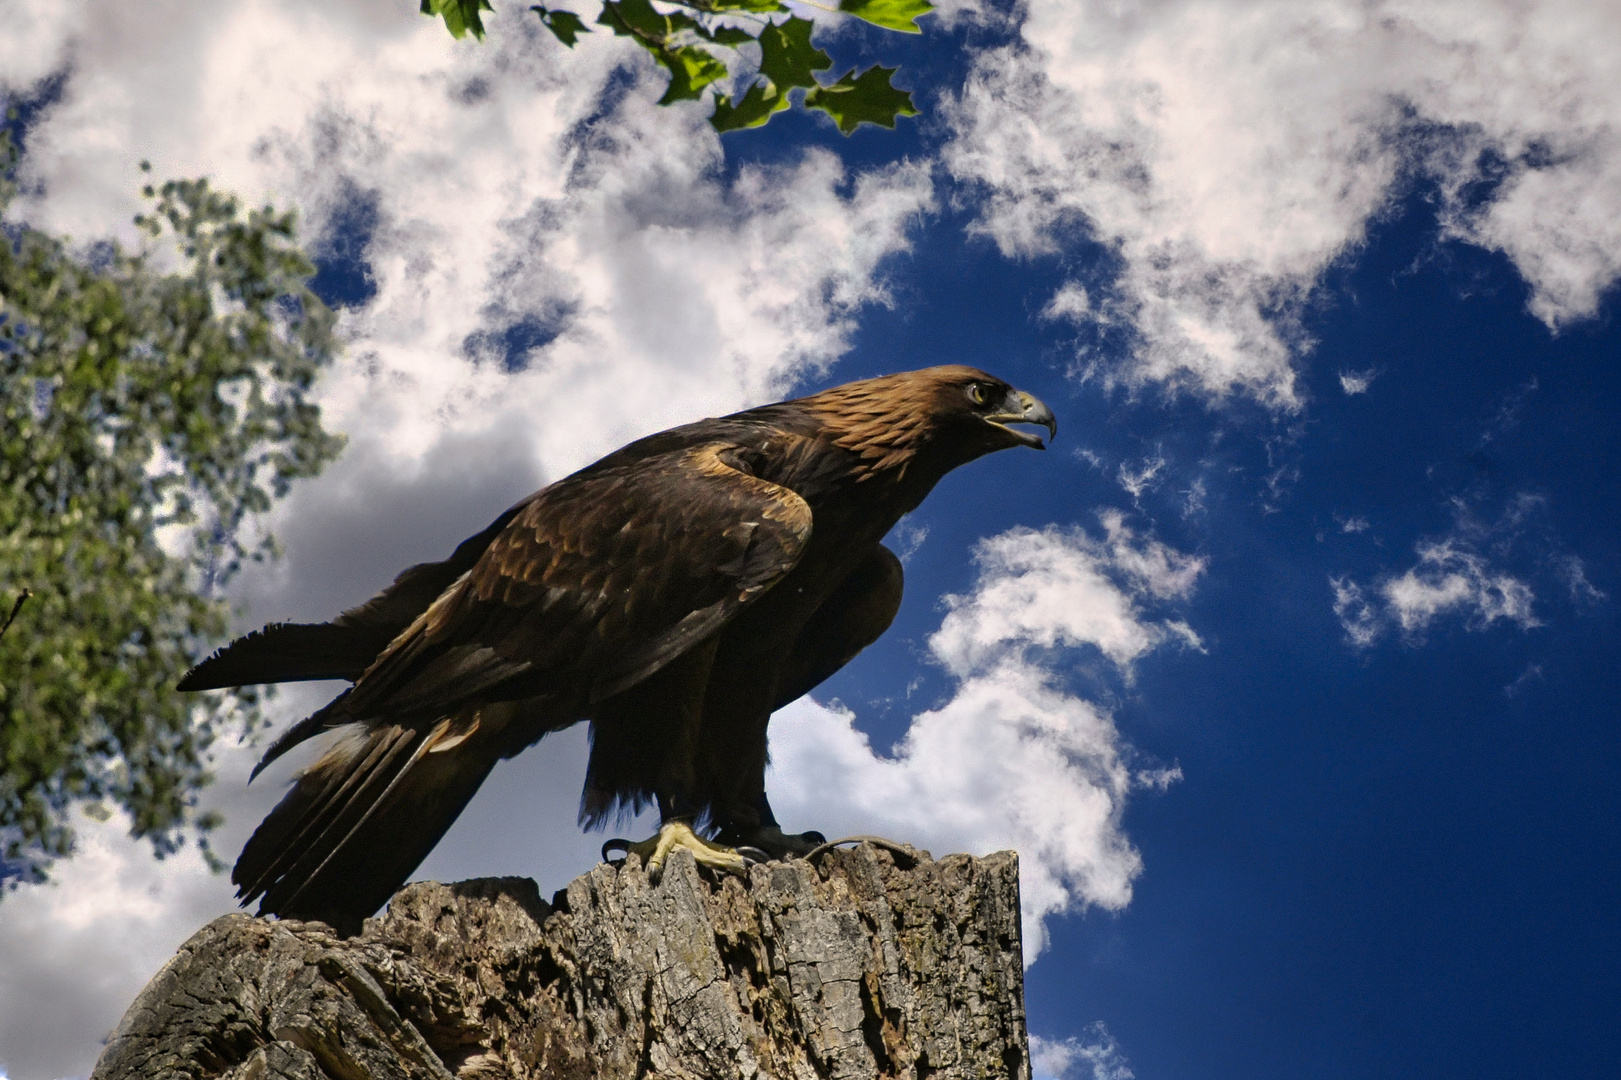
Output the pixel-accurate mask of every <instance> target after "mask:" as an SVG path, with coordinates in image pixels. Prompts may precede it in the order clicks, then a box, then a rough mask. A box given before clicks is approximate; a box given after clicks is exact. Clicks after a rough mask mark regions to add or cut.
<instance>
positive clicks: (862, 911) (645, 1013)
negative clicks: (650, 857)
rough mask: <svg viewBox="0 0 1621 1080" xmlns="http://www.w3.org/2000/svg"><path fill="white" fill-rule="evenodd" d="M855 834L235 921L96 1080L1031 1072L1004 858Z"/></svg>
mask: <svg viewBox="0 0 1621 1080" xmlns="http://www.w3.org/2000/svg"><path fill="white" fill-rule="evenodd" d="M899 862H900V863H901V864H904V865H897V861H896V857H895V856H892V855H891V854H890V853H889V852H887V851H883V850H880V849H877V848H874V847H871V846H868V845H862V846H861V847H859V848H856V849H854V850H846V851H833V852H829V853H827V854H825V855H823V856H821V857H820V858H819V860H818V864H817V865H816V866H812V865H811V864H810V863H808V862H805V861H803V860H795V861H791V862H780V863H771V864H768V865H766V866H759V867H755V868H754V869H753V870H752V871H751V873H750V876H749V879H748V880H747V882H744V881H743V880H741V879H739V878H736V877H723V878H721V879H719V880H717V879H715V878H712V877H710V876H709V874H708V872H707V871H701V870H699V869H698V868H697V867H696V866H695V865H694V863H693V862H692V860H691V857H690V856H689V855H687V854H686V853H685V852H679V853H677V854H676V855H675V856H674V857H673V858H672V859H671V862H670V865H669V866H668V867H667V868H666V872H665V875H664V879H663V881H661V882H660V883H659V884H658V885H657V886H652V885H649V884H648V881H647V877H646V875H645V874H643V873H642V871H641V869H640V867H639V866H637V865H635V860H631V864H630V865H628V866H626V867H623V868H619V869H616V868H614V867H611V866H599V867H597V868H596V869H595V870H593V871H591V872H590V873H589V874H586V875H585V876H583V877H581V878H578V879H576V880H575V881H574V882H573V883H572V884H570V885H569V887H568V888H567V889H566V890H564V891H563V892H561V893H559V894H558V895H557V896H555V897H554V898H553V901H552V903H551V904H547V903H546V902H545V901H543V900H542V899H541V898H540V895H539V892H538V890H537V889H536V887H535V883H534V882H533V881H530V880H528V879H524V878H490V879H484V880H479V881H467V882H462V883H460V884H457V885H441V884H438V883H435V882H424V883H420V884H415V885H410V886H407V887H406V888H404V889H402V890H401V891H400V892H399V894H398V895H396V896H395V897H394V900H393V902H392V903H391V904H390V905H389V908H388V911H387V912H386V914H384V915H383V916H381V917H380V918H377V919H370V920H367V923H366V928H365V931H364V933H362V934H361V935H360V936H359V937H355V938H351V939H348V940H340V939H338V938H337V937H335V936H334V935H333V934H332V932H331V931H330V929H329V928H328V927H326V926H325V925H323V924H321V923H300V922H275V921H269V920H263V919H254V918H250V917H248V916H246V915H227V916H224V917H223V918H220V919H216V920H215V921H214V922H212V923H210V924H209V925H208V926H206V927H204V928H203V929H202V930H201V931H199V932H198V933H197V934H196V935H195V936H193V937H192V938H191V940H190V941H188V942H186V944H185V945H183V946H181V949H180V951H179V953H178V954H177V955H176V956H175V957H174V959H173V960H171V961H170V962H169V963H168V965H167V966H165V967H164V969H163V970H162V971H161V972H159V973H158V975H157V977H156V978H154V979H153V980H152V982H151V983H150V984H148V986H147V987H146V989H145V990H143V991H142V992H141V994H140V996H139V997H137V998H136V1000H135V1003H134V1004H133V1005H131V1006H130V1009H129V1012H128V1013H126V1014H125V1016H124V1020H123V1022H122V1023H121V1024H120V1025H119V1027H118V1030H117V1032H115V1033H114V1035H113V1038H112V1041H111V1042H110V1043H109V1045H108V1046H107V1049H106V1051H105V1052H104V1053H103V1054H102V1057H101V1060H100V1061H99V1062H98V1063H97V1065H96V1069H95V1071H94V1072H93V1073H92V1074H91V1078H92V1080H134V1078H140V1080H146V1078H151V1080H157V1078H159V1077H163V1078H165V1080H167V1078H171V1077H188V1078H197V1080H201V1078H205V1077H207V1078H214V1077H222V1078H229V1080H263V1078H269V1077H287V1078H297V1080H361V1078H368V1077H376V1078H379V1080H381V1078H384V1077H412V1078H416V1077H422V1078H430V1077H431V1078H435V1080H448V1078H451V1077H460V1078H467V1080H472V1078H480V1080H485V1078H488V1080H495V1078H506V1077H512V1078H527V1077H536V1078H538V1077H557V1078H572V1077H578V1078H581V1080H585V1078H594V1077H626V1078H629V1077H643V1076H657V1077H683V1078H685V1077H772V1078H779V1077H780V1078H788V1077H793V1078H804V1080H816V1078H820V1080H843V1078H856V1077H916V1078H922V1077H933V1078H936V1080H945V1078H948V1077H951V1078H955V1077H963V1078H967V1077H988V1076H998V1077H1001V1076H1005V1077H1010V1078H1016V1080H1028V1077H1029V1075H1030V1069H1029V1057H1028V1047H1027V1043H1026V1037H1025V1021H1024V990H1023V971H1022V968H1021V965H1020V949H1019V893H1018V864H1017V860H1016V858H1015V856H1014V855H1013V854H1012V853H1011V852H1003V853H1000V854H997V855H992V856H989V857H987V858H984V859H973V858H969V857H968V856H966V855H953V856H950V857H948V858H945V859H942V860H940V861H938V862H935V861H931V860H930V859H929V858H928V857H927V855H926V854H925V855H922V856H921V857H920V858H919V859H917V860H916V861H915V862H914V861H913V860H911V859H908V858H906V857H905V856H900V857H899Z"/></svg>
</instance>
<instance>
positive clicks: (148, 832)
mask: <svg viewBox="0 0 1621 1080" xmlns="http://www.w3.org/2000/svg"><path fill="white" fill-rule="evenodd" d="M16 161H17V151H16V149H15V148H14V147H13V145H12V144H11V142H10V140H9V138H7V136H6V134H5V133H4V132H3V131H0V213H3V212H4V210H5V207H6V205H7V204H8V203H9V201H10V199H11V197H12V196H13V194H14V193H15V185H14V184H13V183H12V181H11V177H12V175H13V174H14V172H15V165H16ZM143 168H146V166H145V165H144V164H143ZM145 195H146V196H147V197H148V199H149V200H150V201H151V204H152V205H151V208H150V210H149V212H147V213H145V214H143V215H142V216H140V217H138V218H136V223H137V224H138V225H139V226H140V227H141V228H142V229H143V230H144V232H145V233H146V234H147V237H148V238H149V239H148V240H147V241H146V242H145V243H144V245H143V250H142V251H141V252H139V253H134V254H132V253H130V252H127V251H125V250H123V249H121V248H120V247H118V246H116V245H102V246H100V247H98V248H95V249H92V250H91V251H90V252H89V253H88V254H82V253H76V252H74V251H73V250H72V249H70V247H69V246H68V245H66V244H65V243H64V242H63V241H61V240H59V239H56V238H54V237H51V236H47V235H45V234H43V233H41V232H39V231H37V230H35V229H31V228H29V227H27V226H13V225H7V226H5V227H4V230H3V232H0V622H3V621H4V619H5V616H6V615H8V614H9V615H11V616H12V620H11V621H10V623H9V625H7V626H6V627H5V628H4V630H3V631H0V879H4V880H8V881H9V883H10V884H13V885H14V884H16V882H17V881H18V880H20V879H25V878H26V879H31V880H40V879H42V878H43V877H44V875H45V872H46V870H47V868H48V867H49V865H50V862H51V860H52V859H53V858H55V857H59V856H62V855H66V854H68V853H69V852H70V851H71V849H72V845H73V829H72V825H71V820H72V812H73V811H74V810H75V809H76V808H78V809H83V810H84V811H85V812H87V813H89V814H90V815H91V816H92V817H98V818H105V817H106V816H107V815H108V814H110V813H111V812H112V810H111V807H114V806H116V807H121V808H122V809H124V810H126V811H128V813H129V815H130V817H131V819H132V821H133V822H134V833H135V835H137V836H141V837H146V838H149V839H150V840H151V842H152V843H153V845H154V848H155V849H156V851H157V853H158V854H159V855H160V856H161V855H163V854H166V853H168V852H172V851H174V850H176V848H177V847H178V846H179V845H180V844H182V843H184V842H185V841H186V839H187V837H188V836H195V837H196V838H197V841H198V843H199V844H200V845H201V846H202V847H203V850H204V851H205V853H206V852H207V851H208V848H207V839H206V838H207V832H208V830H209V829H210V828H212V827H213V826H214V825H215V824H217V821H216V820H214V819H213V818H212V816H210V815H207V814H202V813H199V812H198V811H197V809H196V803H197V793H198V792H199V790H200V789H201V788H202V787H203V786H204V785H205V784H206V783H207V782H208V780H209V779H210V777H209V773H208V750H209V746H210V744H211V743H212V741H213V740H214V739H215V738H216V737H217V735H218V734H219V733H220V732H221V731H222V730H224V729H225V727H226V726H227V725H235V724H241V725H243V726H244V727H246V728H252V727H254V726H256V725H257V724H258V723H259V722H260V715H259V712H258V702H257V699H256V698H255V697H254V695H253V694H252V693H251V692H243V693H238V694H236V695H235V696H234V697H230V696H223V695H222V696H219V697H217V698H216V699H215V700H209V701H199V700H196V699H185V698H182V697H181V696H180V695H178V694H176V693H175V692H174V689H173V687H174V684H175V682H176V680H178V679H179V678H180V676H181V675H182V674H183V673H184V672H185V671H186V669H187V668H188V667H189V666H190V664H191V663H192V660H193V658H194V657H195V656H197V655H198V654H200V653H201V652H202V651H204V649H205V648H206V646H207V643H208V642H209V640H210V639H214V638H218V637H219V636H220V635H221V634H222V633H223V632H224V631H225V629H226V621H227V615H228V613H229V612H228V609H227V606H226V604H225V602H224V601H223V600H221V599H219V598H218V594H217V592H216V589H217V587H218V585H219V584H220V583H221V582H223V581H224V580H225V579H227V578H228V577H230V575H231V574H232V573H233V572H234V571H235V570H236V569H237V568H238V566H239V565H240V564H241V562H242V560H244V559H260V558H263V557H265V556H266V555H267V554H269V553H270V551H271V547H270V541H269V539H268V537H267V538H265V539H264V540H262V541H261V542H258V543H254V544H253V546H252V547H251V548H250V547H249V546H247V545H248V544H249V543H250V541H245V540H244V539H243V537H244V535H246V534H247V533H248V532H250V531H251V530H250V529H247V528H245V526H246V525H247V524H248V520H249V519H250V518H251V517H252V516H253V515H256V514H258V513H260V512H262V511H264V510H266V509H267V508H268V507H269V506H270V505H271V501H272V500H273V499H274V498H276V497H277V496H279V495H281V494H282V493H284V492H285V491H286V490H287V487H288V484H289V483H290V482H291V481H292V480H294V479H295V478H298V477H304V476H311V475H314V474H315V473H316V472H317V471H319V470H320V468H321V467H322V466H323V465H324V464H325V463H326V462H328V461H330V460H331V459H332V458H333V457H334V456H335V455H336V454H337V452H338V450H339V448H340V446H341V440H340V439H338V438H336V437H334V436H332V435H330V434H328V433H327V432H326V431H324V430H322V427H321V423H320V416H319V413H318V411H317V408H316V406H315V405H314V404H313V403H311V402H310V401H309V399H308V391H309V388H310V384H311V381H312V380H313V379H314V377H315V375H316V373H317V372H318V371H319V370H320V369H321V367H322V366H323V365H325V364H327V363H328V362H329V361H330V360H331V359H332V357H333V355H334V352H335V349H336V345H335V341H334V338H333V335H332V315H331V312H329V311H328V310H327V308H326V307H325V306H324V305H323V304H322V303H321V302H320V301H319V300H318V299H316V297H315V296H314V295H313V294H312V293H311V292H310V291H309V289H308V288H306V286H305V280H306V279H307V278H308V277H309V276H310V274H311V273H313V270H314V268H313V267H312V266H311V265H310V263H309V261H308V260H307V259H306V258H305V257H304V255H303V254H301V253H300V251H299V249H298V247H297V243H296V236H295V226H294V219H293V215H292V214H290V213H277V212H276V211H274V210H273V209H271V208H270V207H265V208H264V209H261V210H253V211H248V212H246V213H244V212H243V210H242V208H241V206H240V205H239V204H238V202H237V200H236V199H235V198H234V197H232V196H230V195H228V194H224V193H221V192H217V191H214V190H212V189H211V188H210V187H209V186H208V183H207V181H205V180H189V181H187V180H179V181H170V182H168V183H165V184H163V185H162V186H161V187H160V188H156V189H154V188H153V187H150V186H149V187H147V188H146V189H145ZM170 246H172V248H173V249H174V251H173V256H174V257H172V258H166V257H168V256H170V252H169V251H167V250H165V248H166V247H170ZM164 260H166V262H167V263H168V264H169V266H170V268H167V269H165V268H160V266H161V265H162V263H161V261H164ZM210 858H212V855H210Z"/></svg>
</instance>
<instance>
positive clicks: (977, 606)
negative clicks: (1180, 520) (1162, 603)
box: [929, 510, 1204, 675]
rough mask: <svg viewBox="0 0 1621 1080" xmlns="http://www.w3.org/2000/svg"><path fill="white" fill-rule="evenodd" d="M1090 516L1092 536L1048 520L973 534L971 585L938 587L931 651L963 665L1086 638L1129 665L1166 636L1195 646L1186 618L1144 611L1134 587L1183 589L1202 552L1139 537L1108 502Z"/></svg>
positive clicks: (1167, 592) (1174, 595)
mask: <svg viewBox="0 0 1621 1080" xmlns="http://www.w3.org/2000/svg"><path fill="white" fill-rule="evenodd" d="M1099 519H1100V521H1101V523H1102V525H1103V530H1104V535H1103V536H1102V537H1100V538H1099V537H1092V536H1090V535H1088V534H1087V533H1086V532H1085V530H1082V529H1079V528H1072V529H1063V528H1059V527H1057V526H1049V527H1047V528H1046V529H1043V530H1040V531H1037V530H1034V529H1022V528H1021V529H1014V530H1011V531H1009V532H1005V533H1003V534H1001V535H1000V536H995V537H992V538H990V539H988V540H984V541H981V542H980V544H979V546H978V547H977V548H976V550H975V553H974V559H975V561H976V562H977V563H979V566H980V569H981V577H980V583H979V586H978V588H976V589H975V591H974V592H973V593H972V594H970V595H968V596H948V597H946V605H947V607H949V608H950V609H951V610H950V612H949V613H948V614H947V615H946V617H945V621H944V622H942V623H941V625H940V629H939V631H938V632H937V633H936V634H935V635H934V636H933V637H932V638H930V640H929V645H930V648H931V649H933V651H934V654H935V656H937V657H938V658H939V659H940V660H941V662H942V663H944V664H945V665H946V667H947V668H948V669H950V670H951V671H952V672H953V673H954V674H957V675H967V674H969V673H971V672H974V671H977V670H980V669H983V668H985V667H987V666H989V665H991V664H993V663H995V662H996V661H998V660H1000V659H1002V658H1003V657H1005V656H1007V655H1009V654H1014V653H1020V652H1021V651H1022V650H1024V649H1025V648H1027V647H1028V646H1031V645H1037V646H1040V647H1043V648H1052V647H1053V646H1055V645H1065V646H1072V647H1073V646H1082V645H1091V646H1094V647H1096V648H1097V649H1098V650H1099V651H1100V652H1102V653H1103V655H1104V656H1106V657H1108V658H1109V660H1111V661H1112V662H1113V663H1114V664H1115V665H1116V666H1117V667H1119V668H1120V669H1121V670H1122V671H1125V672H1128V673H1129V671H1130V668H1131V664H1132V662H1133V661H1134V660H1136V659H1137V658H1138V657H1139V656H1141V655H1142V654H1143V653H1145V652H1147V651H1148V650H1150V649H1152V648H1154V647H1155V646H1156V645H1159V644H1160V643H1161V642H1163V641H1165V640H1166V639H1167V638H1168V637H1175V638H1178V639H1180V640H1182V641H1184V642H1185V643H1187V644H1189V645H1192V646H1193V647H1195V648H1197V647H1199V638H1198V635H1197V634H1195V633H1194V632H1193V630H1192V628H1191V627H1189V626H1188V625H1187V624H1186V623H1183V622H1178V621H1174V620H1172V621H1167V622H1154V621H1152V620H1148V619H1145V618H1144V616H1143V614H1142V611H1141V609H1140V607H1139V605H1138V603H1137V600H1136V597H1138V596H1143V595H1146V596H1149V597H1153V598H1156V599H1160V600H1172V599H1182V598H1184V597H1186V596H1187V595H1188V594H1189V593H1190V592H1191V591H1192V589H1193V585H1194V582H1195V581H1196V580H1197V579H1198V577H1199V575H1200V574H1201V573H1203V572H1204V560H1203V559H1200V558H1198V557H1196V556H1192V555H1185V554H1183V553H1181V552H1178V551H1175V550H1173V549H1171V548H1169V547H1167V546H1166V545H1165V544H1162V543H1160V542H1159V541H1158V540H1153V539H1140V538H1139V537H1138V536H1137V535H1136V534H1135V533H1134V532H1133V530H1132V529H1131V528H1130V526H1128V525H1127V524H1126V522H1125V515H1123V514H1121V513H1120V512H1119V511H1117V510H1106V511H1104V512H1103V513H1101V514H1100V515H1099Z"/></svg>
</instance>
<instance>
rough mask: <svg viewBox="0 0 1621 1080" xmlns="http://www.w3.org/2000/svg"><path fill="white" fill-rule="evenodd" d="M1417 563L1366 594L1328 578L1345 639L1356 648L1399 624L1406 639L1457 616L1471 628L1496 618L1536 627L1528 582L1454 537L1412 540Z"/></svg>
mask: <svg viewBox="0 0 1621 1080" xmlns="http://www.w3.org/2000/svg"><path fill="white" fill-rule="evenodd" d="M1417 551H1418V562H1417V563H1416V564H1415V565H1414V566H1412V567H1411V568H1409V569H1408V570H1406V571H1404V572H1403V573H1401V574H1396V575H1389V576H1386V577H1385V578H1384V579H1383V580H1382V581H1381V582H1380V583H1379V584H1378V585H1377V586H1375V587H1374V589H1373V595H1372V596H1371V597H1370V596H1369V595H1368V594H1367V593H1366V592H1364V590H1363V588H1362V587H1361V586H1360V585H1358V584H1357V583H1356V582H1354V581H1351V580H1349V579H1348V578H1343V577H1334V578H1330V579H1329V585H1330V587H1331V588H1332V589H1333V590H1334V614H1335V616H1336V617H1337V618H1338V619H1339V620H1340V625H1341V627H1342V628H1343V629H1344V631H1345V637H1346V640H1347V641H1349V642H1350V643H1351V644H1352V645H1355V646H1357V647H1359V648H1365V647H1367V646H1369V645H1372V644H1373V643H1374V642H1375V641H1377V640H1378V639H1379V638H1380V637H1381V636H1382V635H1383V634H1384V633H1385V632H1386V631H1387V630H1391V629H1399V630H1400V631H1401V633H1402V636H1403V637H1405V638H1407V639H1408V640H1421V639H1422V638H1423V635H1424V632H1425V631H1426V630H1428V629H1429V627H1430V624H1431V623H1433V622H1435V621H1436V620H1437V619H1439V618H1443V617H1446V616H1461V617H1462V619H1463V621H1464V625H1465V626H1466V627H1468V628H1469V629H1471V630H1483V629H1485V628H1486V627H1489V626H1491V625H1492V624H1494V623H1497V622H1499V621H1502V620H1507V621H1509V622H1511V623H1514V624H1515V625H1516V626H1518V627H1519V628H1520V629H1522V630H1529V629H1531V628H1532V627H1534V626H1540V625H1541V622H1540V621H1539V620H1538V619H1537V617H1536V615H1535V614H1534V613H1533V612H1532V604H1533V602H1534V600H1535V596H1534V595H1533V593H1532V591H1531V587H1530V586H1529V585H1527V584H1526V583H1525V582H1524V581H1522V580H1520V579H1519V578H1517V577H1515V576H1513V575H1512V574H1508V573H1503V572H1500V571H1496V570H1493V569H1492V568H1491V567H1490V565H1489V564H1488V563H1487V561H1486V559H1485V558H1484V557H1483V556H1481V555H1479V554H1478V553H1476V552H1473V551H1470V550H1468V549H1467V548H1465V547H1463V546H1461V543H1460V541H1458V540H1456V539H1449V540H1442V541H1437V542H1426V543H1421V544H1419V545H1418V548H1417Z"/></svg>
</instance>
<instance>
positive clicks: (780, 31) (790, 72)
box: [760, 15, 833, 93]
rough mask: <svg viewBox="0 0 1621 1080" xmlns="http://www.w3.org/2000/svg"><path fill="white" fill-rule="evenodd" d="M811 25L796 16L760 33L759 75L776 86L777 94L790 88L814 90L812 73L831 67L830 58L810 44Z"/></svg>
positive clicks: (815, 83)
mask: <svg viewBox="0 0 1621 1080" xmlns="http://www.w3.org/2000/svg"><path fill="white" fill-rule="evenodd" d="M815 26H816V24H815V23H813V22H811V21H810V20H809V19H801V18H800V17H799V16H797V15H796V16H794V17H793V18H791V19H789V20H788V21H787V22H785V23H781V24H780V25H779V24H772V25H769V26H767V27H766V28H765V29H764V30H762V31H761V32H760V74H761V75H764V76H765V77H766V78H768V79H770V80H771V81H772V82H774V83H776V84H777V90H778V92H779V93H787V92H788V89H789V87H793V86H807V87H814V86H816V85H817V82H816V76H815V75H813V74H812V72H816V71H825V70H827V69H828V68H830V67H832V66H833V58H832V57H830V56H828V55H827V53H825V52H823V51H822V50H821V49H818V48H817V47H816V46H814V45H812V44H811V39H810V38H811V31H812V30H813V29H815Z"/></svg>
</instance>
